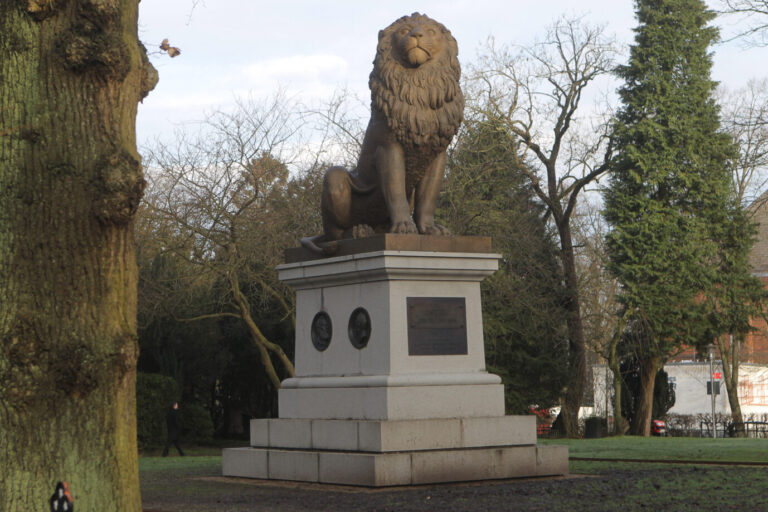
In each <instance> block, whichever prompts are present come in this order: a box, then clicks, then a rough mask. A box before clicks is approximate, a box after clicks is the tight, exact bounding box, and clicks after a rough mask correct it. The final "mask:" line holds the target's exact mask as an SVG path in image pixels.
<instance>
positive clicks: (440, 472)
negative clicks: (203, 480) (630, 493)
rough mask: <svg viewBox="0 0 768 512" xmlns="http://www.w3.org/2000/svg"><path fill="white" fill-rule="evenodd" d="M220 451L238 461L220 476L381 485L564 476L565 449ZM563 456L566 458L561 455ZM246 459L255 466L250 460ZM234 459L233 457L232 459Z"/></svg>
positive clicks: (565, 468) (226, 466) (566, 465)
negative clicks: (365, 451)
mask: <svg viewBox="0 0 768 512" xmlns="http://www.w3.org/2000/svg"><path fill="white" fill-rule="evenodd" d="M237 450H239V451H238V452H234V451H232V450H227V451H225V457H226V458H228V459H232V454H233V453H236V454H237V459H236V461H237V463H235V462H233V461H231V460H230V461H227V462H226V463H225V464H224V468H225V470H224V474H225V476H241V477H250V478H265V477H264V476H263V475H264V472H263V461H264V460H267V461H268V474H269V478H270V479H275V480H296V481H302V482H322V483H333V484H346V485H359V486H366V487H385V486H393V485H418V484H429V483H438V482H464V481H473V480H495V479H504V478H522V477H533V476H553V475H565V474H568V457H567V450H568V448H567V447H565V446H546V447H536V446H531V445H528V446H505V447H498V448H466V449H454V450H426V451H408V452H393V453H364V452H334V451H303V450H279V449H269V448H265V449H261V448H244V449H237ZM563 455H565V456H564V457H563ZM249 457H251V458H253V460H254V461H255V462H249V461H248V460H247V459H248V458H249ZM233 460H234V459H233Z"/></svg>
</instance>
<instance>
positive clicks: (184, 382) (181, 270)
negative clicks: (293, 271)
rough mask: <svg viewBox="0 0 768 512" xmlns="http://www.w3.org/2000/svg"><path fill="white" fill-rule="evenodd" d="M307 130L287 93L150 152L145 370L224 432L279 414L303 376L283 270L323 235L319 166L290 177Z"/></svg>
mask: <svg viewBox="0 0 768 512" xmlns="http://www.w3.org/2000/svg"><path fill="white" fill-rule="evenodd" d="M297 122H298V121H297V110H296V106H295V105H293V104H291V103H290V102H288V101H286V100H285V99H284V98H282V97H281V96H279V95H278V96H276V97H275V98H273V99H272V100H271V101H266V102H260V103H256V102H241V104H240V105H239V107H238V109H237V110H236V111H234V112H232V113H227V114H224V113H217V114H215V115H214V116H212V117H211V118H209V119H208V122H207V131H206V132H205V134H204V135H202V136H200V137H196V136H194V135H191V134H188V133H187V134H184V133H180V134H179V135H178V140H177V142H176V145H175V146H169V145H156V146H155V147H153V148H151V149H149V150H148V152H147V162H148V167H149V169H148V173H147V174H148V177H149V186H148V189H147V193H146V197H147V200H146V203H145V206H144V208H143V209H142V210H141V211H140V214H139V222H138V225H137V239H138V245H139V265H140V277H141V280H140V287H139V293H140V299H141V300H140V311H139V316H140V321H141V322H140V325H141V330H140V344H141V347H142V359H141V361H140V368H141V369H142V370H144V371H152V372H160V373H163V374H165V375H170V376H173V377H174V378H175V379H176V380H177V381H178V382H179V383H180V386H181V389H182V392H183V398H184V399H185V400H186V401H187V402H189V403H194V404H200V405H202V406H204V407H206V408H207V409H208V410H209V411H210V412H211V415H212V417H213V418H214V420H215V423H216V427H217V429H218V430H219V431H220V432H221V433H227V434H240V433H242V430H243V429H242V421H241V419H242V417H243V416H256V415H258V416H271V415H274V414H276V408H277V407H276V392H275V391H276V389H277V388H279V386H280V381H281V380H282V379H283V378H285V377H287V376H290V375H292V372H293V365H292V363H291V355H292V352H293V322H294V308H293V294H292V292H290V290H288V289H287V288H285V287H284V286H282V284H281V283H280V282H279V281H278V280H277V273H276V271H275V266H276V265H277V264H279V263H282V254H283V250H284V249H285V248H287V247H291V246H294V245H295V244H296V243H297V240H298V239H299V238H300V237H301V236H302V235H305V234H306V233H307V232H312V231H313V230H315V229H317V225H318V223H319V219H318V217H319V215H318V212H317V208H316V204H317V197H318V196H319V184H320V177H319V173H318V172H317V171H316V167H312V168H310V169H309V170H305V171H304V172H297V173H295V174H294V175H291V173H290V171H289V167H288V166H289V165H292V166H294V167H298V166H299V165H300V162H299V161H298V160H297V159H296V151H297V150H296V148H298V147H300V145H301V139H300V137H299V136H298V135H297ZM254 369H260V370H261V371H254Z"/></svg>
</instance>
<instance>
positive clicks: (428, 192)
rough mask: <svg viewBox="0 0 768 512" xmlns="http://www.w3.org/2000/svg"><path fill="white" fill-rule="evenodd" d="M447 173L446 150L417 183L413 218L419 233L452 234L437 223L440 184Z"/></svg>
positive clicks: (433, 161)
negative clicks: (436, 213) (436, 214)
mask: <svg viewBox="0 0 768 512" xmlns="http://www.w3.org/2000/svg"><path fill="white" fill-rule="evenodd" d="M444 174H445V152H441V153H440V154H438V155H437V156H436V157H435V159H434V160H432V163H431V164H429V167H428V168H427V172H426V173H424V177H422V178H421V181H420V182H419V183H418V184H417V185H416V198H415V199H416V200H415V203H416V204H415V205H414V211H413V219H414V220H415V221H416V227H417V228H418V229H419V233H421V234H424V235H450V234H451V232H450V231H449V230H448V229H447V228H446V227H444V226H441V225H440V224H437V223H435V208H436V207H437V198H438V196H439V195H440V186H441V185H442V183H443V175H444Z"/></svg>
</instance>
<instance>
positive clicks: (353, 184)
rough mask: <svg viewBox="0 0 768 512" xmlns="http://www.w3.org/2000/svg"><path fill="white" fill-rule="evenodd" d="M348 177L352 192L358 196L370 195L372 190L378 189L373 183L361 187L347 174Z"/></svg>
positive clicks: (376, 184)
mask: <svg viewBox="0 0 768 512" xmlns="http://www.w3.org/2000/svg"><path fill="white" fill-rule="evenodd" d="M348 176H349V185H350V187H351V188H352V190H353V191H354V192H356V193H358V194H370V193H371V192H373V191H374V190H376V189H378V188H379V184H378V183H373V184H371V185H361V184H360V183H358V182H357V180H356V179H355V178H354V177H353V176H352V174H351V173H350V174H348Z"/></svg>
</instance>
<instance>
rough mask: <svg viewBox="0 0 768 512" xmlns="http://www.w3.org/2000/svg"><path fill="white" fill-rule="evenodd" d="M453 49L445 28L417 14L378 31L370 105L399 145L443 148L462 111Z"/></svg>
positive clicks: (456, 51) (458, 75)
mask: <svg viewBox="0 0 768 512" xmlns="http://www.w3.org/2000/svg"><path fill="white" fill-rule="evenodd" d="M458 53H459V50H458V46H457V45H456V40H455V39H454V38H453V36H452V35H451V33H450V32H449V31H448V29H446V28H445V27H444V26H443V25H442V24H440V23H438V22H436V21H435V20H433V19H431V18H429V17H428V16H426V15H423V14H419V13H413V14H411V15H410V16H403V17H402V18H400V19H398V20H397V21H395V22H394V23H392V24H391V25H390V26H388V27H387V28H385V29H384V30H381V31H380V32H379V45H378V47H377V49H376V58H375V59H374V61H373V71H371V76H370V79H369V86H370V88H371V103H372V107H373V108H374V109H377V110H379V111H380V112H382V113H383V114H384V117H385V118H386V120H387V124H388V126H389V128H390V129H391V130H392V131H393V132H394V134H395V136H396V137H397V139H398V141H400V143H401V144H404V145H406V146H422V147H423V146H426V147H433V148H435V149H445V147H446V146H448V144H449V143H450V141H451V139H452V138H453V136H454V135H456V132H457V131H458V129H459V125H460V124H461V120H462V116H463V113H464V96H463V95H462V93H461V88H460V87H459V78H460V76H461V67H460V66H459V59H458Z"/></svg>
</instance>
